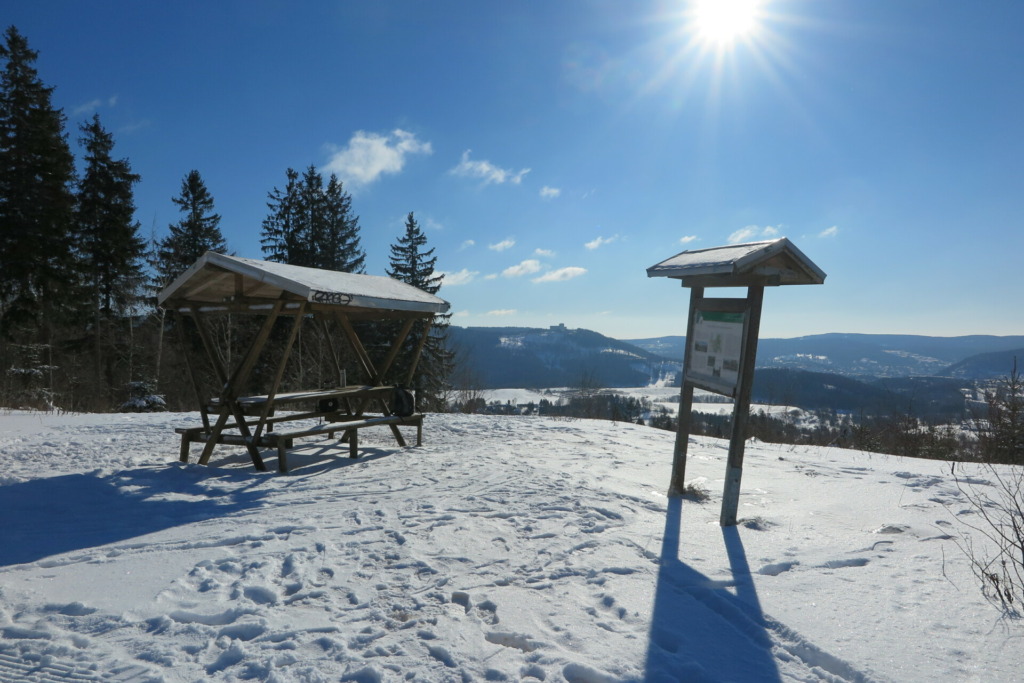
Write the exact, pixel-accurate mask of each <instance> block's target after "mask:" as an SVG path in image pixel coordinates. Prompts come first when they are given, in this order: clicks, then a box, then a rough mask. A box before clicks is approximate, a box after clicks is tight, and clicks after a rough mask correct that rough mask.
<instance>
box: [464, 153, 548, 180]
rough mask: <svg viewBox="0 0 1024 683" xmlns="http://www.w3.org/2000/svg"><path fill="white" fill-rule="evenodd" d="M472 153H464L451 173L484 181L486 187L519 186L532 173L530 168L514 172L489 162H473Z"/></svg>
mask: <svg viewBox="0 0 1024 683" xmlns="http://www.w3.org/2000/svg"><path fill="white" fill-rule="evenodd" d="M472 151H473V150H470V149H467V150H466V151H465V152H463V153H462V160H461V161H459V164H458V166H456V167H455V168H453V169H452V170H451V171H450V173H452V174H453V175H457V176H463V177H466V178H479V179H480V180H483V181H484V185H489V184H491V183H494V184H496V185H501V184H502V183H512V184H513V185H518V184H519V183H521V182H523V176H525V175H526V174H527V173H529V172H530V169H528V168H524V169H521V170H519V171H513V170H512V169H508V168H500V167H498V166H495V165H494V164H492V163H491V162H489V161H483V160H481V161H473V160H471V159H470V158H469V155H470V152H472Z"/></svg>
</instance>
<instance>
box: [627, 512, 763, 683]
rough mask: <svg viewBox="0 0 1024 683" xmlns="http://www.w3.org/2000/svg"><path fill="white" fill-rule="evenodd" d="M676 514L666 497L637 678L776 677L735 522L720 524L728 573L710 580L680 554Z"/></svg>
mask: <svg viewBox="0 0 1024 683" xmlns="http://www.w3.org/2000/svg"><path fill="white" fill-rule="evenodd" d="M681 517H682V499H680V498H670V499H669V503H668V511H667V513H666V518H665V536H664V538H663V540H662V547H661V563H660V567H659V570H658V585H657V587H656V588H655V595H654V608H653V610H652V613H651V632H650V639H649V644H648V650H647V663H646V669H645V670H646V675H645V677H644V680H645V681H651V682H655V681H656V682H658V683H662V682H664V683H668V682H669V681H692V682H694V683H700V682H705V681H706V682H709V683H710V682H711V681H716V682H717V681H765V682H769V681H780V680H781V678H780V676H779V671H778V667H777V666H776V662H775V657H774V655H773V653H772V646H773V641H772V639H771V637H770V636H769V635H768V630H767V627H766V624H765V619H764V615H763V614H762V612H761V605H760V602H759V600H758V597H757V591H756V590H755V588H754V582H753V579H752V577H751V575H750V567H749V565H748V564H747V557H746V553H745V551H744V549H743V541H742V540H741V538H740V531H739V529H738V528H737V527H725V528H723V529H722V536H723V540H724V542H725V548H726V552H727V553H728V556H729V565H730V568H731V570H732V580H731V581H714V580H712V579H709V578H708V577H707V576H704V575H703V574H701V573H700V572H698V571H696V570H694V569H693V568H691V567H689V566H687V565H686V564H685V563H684V562H682V561H680V559H679V555H680V549H681V548H680V541H681V539H680V520H681ZM730 589H732V590H730Z"/></svg>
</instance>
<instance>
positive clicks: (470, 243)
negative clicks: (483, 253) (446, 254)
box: [459, 240, 476, 251]
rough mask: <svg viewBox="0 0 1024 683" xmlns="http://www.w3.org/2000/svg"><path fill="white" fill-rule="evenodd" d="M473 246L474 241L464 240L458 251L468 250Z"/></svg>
mask: <svg viewBox="0 0 1024 683" xmlns="http://www.w3.org/2000/svg"><path fill="white" fill-rule="evenodd" d="M475 245H476V240H466V241H465V242H463V243H462V244H460V245H459V251H462V250H463V249H469V248H470V247H472V246H475Z"/></svg>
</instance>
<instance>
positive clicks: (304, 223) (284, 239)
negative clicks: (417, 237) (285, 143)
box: [260, 166, 366, 273]
mask: <svg viewBox="0 0 1024 683" xmlns="http://www.w3.org/2000/svg"><path fill="white" fill-rule="evenodd" d="M285 177H286V179H287V182H286V184H285V187H284V189H283V190H280V189H278V188H276V187H275V188H274V189H273V191H271V192H270V193H269V195H268V197H269V200H270V201H269V202H267V208H268V209H269V210H270V213H269V214H268V215H267V217H266V218H265V219H264V221H263V231H262V237H261V239H260V242H261V244H262V249H263V253H264V254H265V255H266V257H267V258H268V259H269V260H271V261H278V262H280V263H290V264H291V265H295V266H307V267H310V268H322V269H324V270H338V271H343V272H347V273H362V272H364V268H365V261H366V255H365V253H364V252H363V249H362V247H361V246H360V243H359V217H358V216H356V215H355V214H353V213H352V197H351V196H350V195H349V194H348V193H347V192H345V190H344V189H343V187H342V184H341V181H339V180H338V178H337V176H335V175H333V174H332V175H331V177H330V179H329V180H328V182H327V187H326V188H325V187H324V179H323V176H322V175H321V174H320V172H319V171H317V170H316V167H314V166H309V167H308V168H307V169H306V170H305V171H304V172H303V173H302V175H301V176H300V175H299V173H298V172H297V171H295V170H294V169H291V168H289V169H288V170H287V171H286V172H285Z"/></svg>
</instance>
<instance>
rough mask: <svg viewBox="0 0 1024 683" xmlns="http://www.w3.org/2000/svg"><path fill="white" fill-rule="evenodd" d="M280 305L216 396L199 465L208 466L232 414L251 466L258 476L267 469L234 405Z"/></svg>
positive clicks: (242, 418)
mask: <svg viewBox="0 0 1024 683" xmlns="http://www.w3.org/2000/svg"><path fill="white" fill-rule="evenodd" d="M284 303H285V302H284V300H283V299H279V300H278V301H277V302H276V303H275V304H274V308H273V309H272V310H271V311H270V313H269V314H268V315H267V318H266V320H264V321H263V327H261V328H260V331H259V332H258V333H257V335H256V338H255V339H253V340H252V344H251V345H250V346H249V350H248V351H247V352H246V354H245V357H244V358H243V359H242V362H241V363H239V364H238V367H237V368H235V371H234V372H233V373H232V374H231V377H229V378H228V381H227V383H226V384H225V385H224V390H223V391H222V392H221V395H220V415H219V416H218V418H217V424H216V425H214V427H213V430H211V432H210V438H209V440H208V441H207V442H206V444H205V445H204V447H203V454H202V455H201V456H200V457H199V464H200V465H205V464H207V463H209V461H210V456H211V455H212V454H213V448H214V446H215V445H216V443H217V440H218V438H219V437H220V433H221V432H222V431H223V430H224V425H225V424H226V423H227V419H228V415H231V414H234V416H235V420H236V421H237V422H238V431H239V432H240V433H241V434H242V437H243V438H244V440H245V444H246V445H245V448H246V450H247V451H248V452H249V457H250V458H251V459H252V464H253V465H254V466H255V467H256V469H257V470H259V471H260V472H263V471H265V470H266V469H267V466H266V465H264V464H263V458H262V457H260V451H259V449H258V448H257V447H256V444H255V443H253V441H252V435H251V434H250V432H249V428H248V426H246V422H245V414H244V413H243V412H242V408H241V406H239V405H238V401H237V400H236V399H237V398H238V395H239V393H240V391H241V387H242V385H243V384H244V383H245V382H246V381H247V380H248V379H249V373H251V372H252V368H253V366H254V365H256V360H257V359H258V358H259V355H260V352H261V351H263V347H264V345H265V344H266V343H267V339H268V338H269V337H270V332H271V330H273V329H274V322H275V321H277V318H278V316H279V315H280V314H281V309H282V308H283V307H284Z"/></svg>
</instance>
